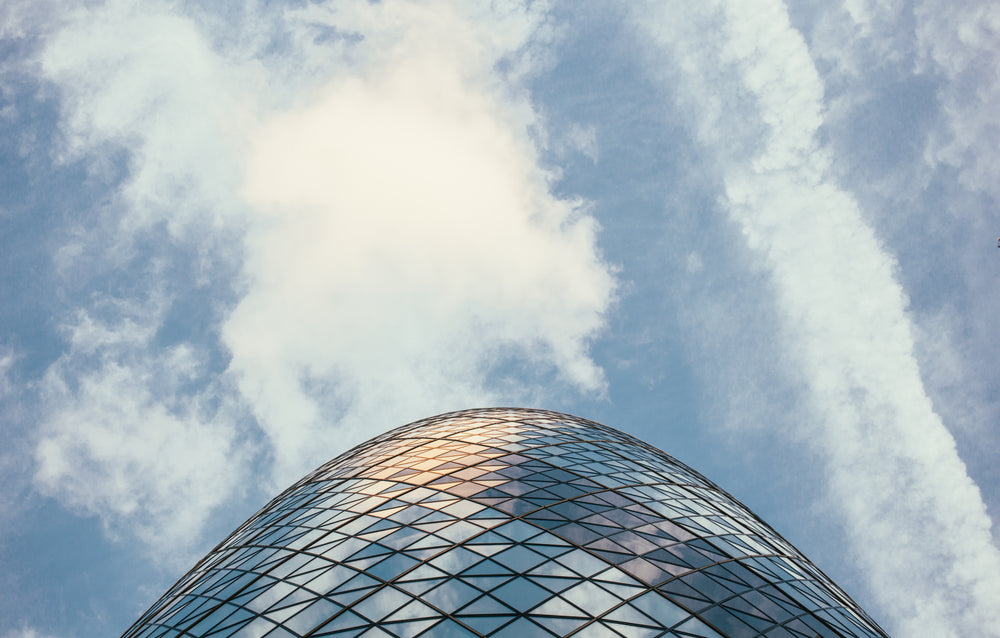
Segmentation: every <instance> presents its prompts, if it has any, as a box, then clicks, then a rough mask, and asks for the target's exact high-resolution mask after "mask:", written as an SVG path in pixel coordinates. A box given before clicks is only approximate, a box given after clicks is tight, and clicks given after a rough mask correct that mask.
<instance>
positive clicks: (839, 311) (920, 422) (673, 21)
mask: <svg viewBox="0 0 1000 638" xmlns="http://www.w3.org/2000/svg"><path fill="white" fill-rule="evenodd" d="M642 13H643V19H642V21H641V26H640V31H641V32H642V33H643V34H644V36H645V37H647V38H648V39H649V41H650V42H651V43H652V44H653V46H654V47H655V50H656V51H657V52H659V54H660V55H661V56H667V57H668V58H669V61H670V63H671V66H676V67H677V68H679V69H680V70H681V71H680V72H678V73H677V76H675V77H674V78H672V79H674V80H677V82H676V83H675V84H674V85H673V88H674V90H675V91H676V93H677V94H678V103H679V104H680V107H681V108H682V109H685V107H686V106H687V107H690V105H693V104H704V105H705V107H704V108H703V109H702V111H701V112H697V111H695V109H693V108H690V109H689V110H688V111H687V114H688V117H690V118H691V120H690V126H692V127H693V128H694V129H695V130H696V131H697V133H698V136H699V139H700V140H701V142H702V143H703V144H704V145H705V147H706V148H707V149H709V150H710V151H711V152H712V153H714V154H715V156H716V162H717V164H718V166H719V170H720V171H721V174H722V178H723V180H724V183H725V200H724V201H725V203H726V205H727V207H728V209H729V211H730V215H731V217H732V218H733V220H734V221H736V222H737V223H738V224H739V226H740V227H741V228H742V230H743V233H744V235H745V237H746V241H747V244H748V245H749V246H750V247H751V248H752V249H753V250H754V251H755V252H757V253H758V254H760V255H762V256H764V257H765V263H766V265H767V268H768V270H769V271H770V275H771V279H772V282H773V285H774V289H775V294H776V296H777V304H778V308H779V310H780V312H781V315H782V324H783V325H784V330H783V335H782V337H783V338H784V339H785V340H786V348H787V350H788V353H789V359H790V360H791V361H792V362H795V363H796V364H797V367H798V369H799V370H800V371H801V373H802V374H803V376H804V380H805V382H806V384H807V386H808V391H807V392H808V396H809V399H810V404H811V407H812V410H813V412H814V414H815V415H816V417H817V418H816V419H815V425H813V426H809V425H804V426H803V427H805V428H808V430H807V433H806V436H805V437H804V440H807V441H810V442H812V443H813V444H814V445H815V446H816V450H817V451H818V452H820V453H821V454H822V455H823V456H824V457H825V458H826V459H827V461H828V466H827V474H828V479H829V485H830V495H831V498H832V500H833V502H834V503H836V504H837V505H838V507H840V509H841V510H842V511H843V512H844V514H845V515H846V520H847V523H846V528H847V530H848V532H849V534H850V535H851V543H852V546H853V551H854V553H855V554H856V556H857V558H858V561H859V563H860V565H861V566H862V569H864V570H865V572H866V574H867V575H868V578H869V580H870V584H871V589H872V591H873V592H874V595H875V596H876V598H877V599H878V600H879V602H880V603H881V604H882V605H883V606H884V607H885V609H886V610H887V611H888V612H889V613H890V614H891V616H892V619H893V622H894V624H895V626H896V628H897V630H898V633H899V634H901V635H926V634H930V635H937V636H962V635H996V634H995V631H996V627H998V626H1000V617H998V616H997V610H996V606H995V604H994V603H993V601H995V600H996V599H997V598H998V596H1000V576H998V574H1000V553H998V551H997V548H996V547H995V546H994V545H993V544H992V541H991V536H990V524H991V523H990V520H989V518H988V516H987V515H986V513H985V508H984V505H983V501H982V497H981V495H980V493H979V490H978V488H977V487H976V486H975V484H974V483H973V482H972V481H971V480H970V479H969V477H968V474H967V472H966V469H965V466H964V465H963V463H962V461H961V460H960V459H959V457H958V454H957V452H956V450H955V444H954V440H953V439H952V436H951V434H950V433H949V432H948V430H947V429H946V428H945V427H944V425H943V424H942V422H941V420H940V418H939V417H938V415H937V414H936V413H935V412H934V409H933V406H932V404H931V402H930V400H929V399H928V397H927V393H926V392H925V390H924V388H923V385H922V381H921V375H920V369H919V366H918V363H917V360H916V358H915V357H914V354H913V351H914V340H913V336H912V330H913V329H912V326H911V320H910V318H909V317H908V315H907V311H906V306H907V299H906V295H905V293H904V292H903V290H902V288H901V286H900V284H899V283H898V281H897V280H896V277H895V274H894V273H895V268H896V265H895V261H894V259H893V258H892V256H891V255H890V254H888V253H887V252H886V250H885V248H884V247H883V246H882V245H881V244H880V242H879V241H878V239H877V238H876V237H875V234H874V232H873V231H872V229H871V228H870V227H869V226H868V225H867V224H866V223H865V221H864V219H863V217H862V214H861V211H860V210H859V207H858V204H857V203H856V202H855V201H854V199H853V198H852V197H851V195H850V194H849V193H847V192H845V191H843V190H842V189H841V188H840V187H839V186H838V184H837V182H836V180H835V179H833V177H832V175H831V168H830V167H831V162H832V157H831V155H830V151H829V149H827V148H825V147H823V146H822V145H821V143H820V142H819V135H818V131H819V127H820V126H821V124H822V123H823V117H824V110H823V90H824V87H823V84H822V81H821V80H820V78H819V76H818V74H817V72H816V70H815V68H814V64H813V61H812V59H811V58H810V55H809V51H808V50H807V48H806V46H805V43H804V41H803V39H802V37H801V36H800V35H799V33H798V32H796V31H795V30H794V29H792V27H791V26H790V24H789V19H788V15H787V13H786V10H785V8H784V6H783V5H781V4H780V3H764V4H761V3H757V4H755V5H753V6H752V7H751V6H748V5H745V4H744V3H740V2H716V3H713V4H712V5H709V6H707V7H704V8H699V9H697V10H692V9H690V8H686V7H684V6H682V5H670V6H668V7H663V8H660V9H656V10H654V9H653V8H652V7H645V8H644V9H643V12H642ZM651 16H655V17H651ZM637 22H638V20H637ZM706 24H711V26H712V28H710V29H709V28H705V25H706ZM678 25H682V26H678ZM661 64H662V61H661ZM733 133H736V134H735V136H734V135H733ZM904 582H905V583H907V586H906V587H905V588H902V587H900V586H899V584H900V583H904ZM956 592H958V593H956ZM991 632H994V633H991Z"/></svg>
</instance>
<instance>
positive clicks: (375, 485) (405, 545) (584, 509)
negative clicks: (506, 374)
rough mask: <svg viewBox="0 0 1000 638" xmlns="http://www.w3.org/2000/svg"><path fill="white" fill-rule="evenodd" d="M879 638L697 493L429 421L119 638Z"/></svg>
mask: <svg viewBox="0 0 1000 638" xmlns="http://www.w3.org/2000/svg"><path fill="white" fill-rule="evenodd" d="M569 635H573V636H579V637H598V636H625V637H630V638H631V637H634V636H650V637H652V636H687V637H701V638H718V637H721V636H726V637H742V636H768V637H770V638H780V637H789V638H791V637H795V638H815V637H817V636H821V637H823V638H832V637H843V636H867V637H870V636H885V633H883V631H882V630H881V629H880V628H879V627H878V626H877V625H876V624H875V623H874V622H873V621H872V620H871V619H869V618H868V617H867V615H866V614H865V613H864V612H863V611H862V610H861V609H860V608H859V607H858V606H857V604H856V603H854V601H852V600H851V599H850V598H849V597H848V596H847V595H846V594H845V593H844V592H843V591H841V590H840V589H839V588H838V587H837V586H836V585H835V584H834V583H832V582H831V581H830V579H829V578H828V577H826V576H825V575H824V574H823V573H822V572H820V571H819V570H818V569H817V568H816V567H815V566H813V565H812V564H811V563H810V562H809V561H808V560H806V559H805V558H804V557H803V556H802V555H801V554H799V552H798V551H797V550H795V549H794V548H793V547H792V546H791V545H789V544H788V543H787V542H786V541H785V540H784V539H782V538H781V537H780V536H779V535H778V534H777V533H776V532H774V531H773V530H772V529H771V528H769V527H768V526H767V525H766V524H764V523H763V522H762V521H760V520H759V519H758V518H757V517H756V516H754V515H753V514H752V513H751V512H750V511H749V510H747V509H746V508H745V507H744V506H743V505H741V504H740V503H739V502H738V501H736V500H735V499H733V498H732V497H731V496H729V495H728V494H726V493H725V492H723V491H722V490H721V489H720V488H718V487H717V486H715V485H714V484H713V483H711V482H710V481H709V480H707V479H706V478H705V477H703V476H701V475H700V474H698V473H697V472H695V471H694V470H692V469H691V468H689V467H687V466H685V465H684V464H682V463H680V462H679V461H677V460H675V459H673V458H672V457H670V456H668V455H666V454H664V453H663V452H660V451H659V450H656V449H655V448H652V447H651V446H648V445H646V444H645V443H643V442H641V441H639V440H637V439H635V438H633V437H630V436H628V435H626V434H623V433H621V432H618V431H616V430H613V429H611V428H608V427H606V426H603V425H600V424H597V423H594V422H591V421H586V420H584V419H579V418H577V417H572V416H568V415H565V414H559V413H555V412H549V411H542V410H526V409H515V408H492V409H483V410H468V411H463V412H454V413H449V414H444V415H440V416H437V417H432V418H429V419H425V420H423V421H418V422H416V423H413V424H410V425H407V426H403V427H401V428H398V429H396V430H393V431H391V432H388V433H386V434H384V435H382V436H380V437H377V438H375V439H372V440H371V441H369V442H367V443H364V444H362V445H360V446H358V447H357V448H355V449H353V450H351V451H349V452H347V453H346V454H344V455H342V456H340V457H338V458H336V459H334V460H332V461H330V462H329V463H326V464H325V465H323V466H321V467H320V468H319V469H317V470H316V471H314V472H313V473H311V474H309V475H308V476H306V477H305V478H304V479H302V480H301V481H299V482H298V483H296V484H295V485H293V486H292V487H290V488H289V489H288V490H286V491H285V492H284V493H282V494H281V495H279V496H278V497H277V498H276V499H274V500H273V501H272V502H271V503H269V504H268V505H267V506H266V507H264V509H262V510H261V511H260V512H259V513H257V514H256V515H255V516H253V517H252V518H251V519H250V520H249V521H247V522H246V523H245V524H243V525H242V526H241V527H240V528H239V529H238V530H236V532H234V533H233V534H232V535H231V536H230V537H229V538H228V539H227V540H226V541H224V542H223V543H222V544H220V545H219V546H218V547H216V548H215V549H214V550H213V551H212V552H211V553H210V554H209V555H208V556H206V557H205V558H204V559H203V560H202V561H201V562H200V563H199V564H198V565H196V566H195V568H194V569H192V570H191V571H190V572H189V573H188V574H187V575H185V576H184V577H183V578H182V579H181V580H180V581H178V583H177V584H176V585H174V587H173V588H171V590H170V591H168V592H167V594H166V595H164V597H163V598H161V599H160V600H159V601H158V602H157V603H156V604H154V605H153V607H152V608H150V610H149V611H147V612H146V614H144V615H143V617H142V618H140V619H139V621H138V622H137V623H136V624H135V625H134V626H133V627H132V628H131V629H129V631H128V632H126V634H125V636H126V637H127V638H153V637H173V636H178V637H179V636H192V637H195V636H197V637H201V636H206V637H207V636H212V637H220V638H221V637H223V636H247V637H255V638H257V637H263V636H267V637H268V638H278V637H290V636H317V637H318V636H342V637H354V636H363V637H364V638H371V637H376V636H377V637H397V638H410V637H415V636H517V638H525V637H527V636H569Z"/></svg>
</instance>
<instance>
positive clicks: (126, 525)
mask: <svg viewBox="0 0 1000 638" xmlns="http://www.w3.org/2000/svg"><path fill="white" fill-rule="evenodd" d="M129 314H132V315H133V317H135V318H134V319H133V318H131V317H130V318H125V319H121V320H118V321H117V322H116V323H109V322H106V321H101V320H97V319H94V318H93V317H91V316H90V315H88V314H87V313H86V312H83V311H81V312H80V313H79V315H78V317H77V320H76V322H75V323H74V324H73V325H71V326H68V327H67V330H68V332H69V334H70V343H71V346H70V349H69V351H68V352H67V353H66V354H64V355H63V356H62V357H61V358H60V360H59V361H57V362H56V363H55V364H53V365H52V366H51V367H50V368H49V370H48V371H47V373H46V375H45V377H44V379H43V382H42V390H41V393H42V397H41V398H42V403H43V405H45V406H46V408H47V409H46V413H45V414H44V416H43V423H42V427H41V431H40V440H39V442H38V445H37V447H36V449H35V461H36V465H37V469H36V474H35V482H36V485H37V486H38V487H39V489H40V490H41V491H42V492H43V493H45V494H48V495H51V496H54V497H56V498H59V499H60V500H61V501H62V502H63V503H65V504H67V505H68V506H70V507H72V508H74V509H78V510H80V511H82V512H83V513H85V514H97V515H100V516H101V517H102V520H103V521H104V522H105V524H106V526H107V527H108V528H109V531H110V532H112V533H113V534H115V535H118V534H121V533H128V534H130V535H135V536H137V537H139V538H140V539H141V540H143V541H145V542H146V543H147V544H148V545H149V546H150V547H153V548H156V549H157V550H160V551H161V552H162V554H161V555H160V560H161V561H162V562H171V561H172V560H186V559H187V558H188V556H187V555H186V554H185V552H186V551H190V550H191V549H193V547H194V546H195V545H196V544H197V541H198V538H199V536H198V535H199V533H200V532H201V530H202V527H203V525H204V524H205V521H206V516H207V515H208V513H209V512H210V511H211V510H212V509H213V508H215V507H217V506H219V505H220V504H221V503H222V502H223V500H224V499H226V498H227V497H229V496H230V495H231V494H232V493H234V491H235V490H236V486H237V485H238V484H239V482H240V480H241V479H242V477H243V475H244V474H245V469H244V468H245V465H246V461H247V460H248V459H247V458H246V455H245V452H244V450H242V449H241V447H240V446H239V444H238V440H237V427H236V425H235V423H234V418H233V416H232V415H231V414H229V413H227V406H226V405H225V403H222V405H219V404H218V403H217V401H216V400H215V396H216V392H217V391H218V390H220V389H222V388H220V386H219V384H218V383H212V382H211V381H210V380H209V381H207V382H206V380H205V376H206V375H205V374H204V371H203V370H202V369H201V368H202V365H203V363H202V362H201V361H199V357H198V353H196V352H194V351H193V350H192V348H191V347H189V346H187V345H177V346H174V347H171V348H164V349H162V350H160V351H158V352H156V353H155V355H154V354H150V353H151V351H152V350H153V348H152V347H151V344H150V339H151V338H152V337H153V333H152V331H151V330H150V329H149V327H150V325H153V324H155V322H153V321H150V320H149V319H148V318H145V317H141V316H139V315H141V312H136V311H135V310H133V311H132V312H130V313H129ZM202 384H205V385H202ZM192 388H197V389H192Z"/></svg>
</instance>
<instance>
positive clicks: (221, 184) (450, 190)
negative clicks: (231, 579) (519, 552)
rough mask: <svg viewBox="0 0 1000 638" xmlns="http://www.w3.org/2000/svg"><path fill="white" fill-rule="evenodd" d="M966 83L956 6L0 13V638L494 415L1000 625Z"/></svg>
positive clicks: (992, 134) (894, 586)
mask: <svg viewBox="0 0 1000 638" xmlns="http://www.w3.org/2000/svg"><path fill="white" fill-rule="evenodd" d="M998 69H1000V5H998V4H997V3H992V2H988V1H987V0H966V1H963V2H951V1H946V0H882V1H878V0H839V1H838V0H834V1H833V2H828V1H822V2H820V1H818V0H789V1H788V2H781V1H779V0H706V1H705V2H698V3H691V2H681V1H679V0H656V1H651V0H650V1H648V2H647V1H641V0H636V1H635V2H628V3H612V2H598V1H596V0H579V1H576V2H572V3H571V2H565V1H563V2H559V1H555V0H553V1H552V2H544V1H541V0H536V1H527V0H525V1H523V2H522V1H518V0H503V1H500V0H495V1H493V2H485V1H467V0H454V1H450V0H426V1H421V0H407V1H404V0H381V1H380V2H368V1H367V0H330V1H327V2H303V1H299V0H289V1H281V0H279V1H263V0H258V1H257V2H253V1H251V2H246V3H236V2H227V3H217V2H209V1H207V0H188V1H177V2H169V1H163V0H146V1H144V2H141V3H140V2H129V1H127V0H107V1H102V0H88V1H87V2H72V3H69V2H59V1H57V0H6V1H5V2H4V3H3V4H0V434H2V440H3V442H4V443H3V445H2V446H0V484H2V485H3V486H4V488H5V489H3V491H2V493H0V638H86V637H90V636H109V635H110V636H115V635H120V634H121V633H122V632H123V631H124V630H125V629H127V628H128V626H129V625H130V624H131V623H132V622H133V621H134V620H135V619H136V618H137V617H138V616H139V615H140V614H141V613H142V612H143V611H144V610H145V609H146V608H147V607H148V606H149V605H150V604H152V603H153V602H154V601H155V600H156V599H157V598H158V597H159V596H160V595H161V594H162V593H163V592H164V591H165V590H166V589H167V588H168V587H169V586H170V585H171V584H172V583H173V582H174V581H175V580H176V579H177V578H178V577H180V576H181V575H182V574H183V573H184V572H186V571H187V569H189V568H190V567H191V566H192V565H193V564H194V562H195V561H196V560H197V559H198V558H199V557H200V556H201V555H203V554H204V553H205V552H206V551H207V550H208V549H210V548H211V547H213V546H214V545H215V544H216V543H218V542H219V541H220V540H222V539H223V538H224V537H225V536H226V535H227V534H228V533H229V532H230V531H232V530H233V529H235V528H236V527H237V526H238V525H239V524H240V523H241V522H242V521H243V520H245V519H246V518H247V517H248V516H250V515H251V514H252V513H253V512H255V511H256V510H257V509H259V508H260V507H262V506H263V505H264V504H265V503H266V502H267V501H268V500H269V499H270V498H271V497H273V496H274V495H275V494H277V493H278V492H279V491H280V490H281V489H283V488H284V487H286V486H287V485H289V484H291V483H292V482H293V481H295V480H297V479H298V478H299V477H301V476H303V475H304V474H306V473H307V472H308V471H310V470H312V469H313V468H315V467H316V466H318V465H319V464H321V463H323V462H325V461H326V460H328V459H330V458H332V457H334V456H336V455H337V454H339V453H341V452H343V451H345V450H346V449H348V448H349V447H351V446H352V445H355V444H357V443H360V442H362V441H364V440H366V439H367V438H370V437H372V436H375V435H377V434H380V433H382V432H383V431H385V430H387V429H390V428H392V427H395V426H399V425H402V424H405V423H408V422H410V421H414V420H416V419H419V418H422V417H427V416H430V415H433V414H437V413H441V412H446V411H451V410H458V409H464V408H472V407H484V406H496V405H501V406H525V407H541V408H547V409H553V410H558V411H563V412H568V413H571V414H575V415H578V416H582V417H585V418H590V419H593V420H596V421H599V422H602V423H605V424H607V425H610V426H612V427H616V428H618V429H621V430H624V431H626V432H629V433H631V434H633V435H636V436H639V437H640V438H643V439H645V440H646V441H648V442H650V443H652V444H653V445H656V446H657V447H659V448H661V449H663V450H664V451H666V452H667V453H669V454H671V455H673V456H675V457H677V458H678V459H680V460H682V461H683V462H685V463H687V464H689V465H691V466H693V467H695V468H696V469H698V470H699V471H701V472H702V473H704V474H705V475H707V476H708V477H709V478H711V479H712V480H713V481H715V482H716V483H718V484H719V485H720V486H722V487H723V488H725V489H727V490H728V491H729V492H731V493H732V494H733V495H734V496H735V497H736V498H738V499H739V500H741V501H742V502H743V503H745V504H746V505H747V506H748V507H750V509H752V510H753V511H755V512H756V513H757V514H759V515H760V516H761V517H762V518H763V519H764V520H766V521H767V522H768V523H770V524H771V525H772V526H773V527H775V528H776V529H777V530H778V531H779V532H780V533H781V534H782V535H784V536H785V537H786V538H787V539H789V540H790V541H791V542H792V543H793V544H794V545H795V546H797V547H798V548H799V549H800V550H801V551H802V552H803V553H804V554H805V555H806V556H808V557H809V558H810V559H811V560H813V562H815V563H816V564H817V565H818V566H819V567H820V568H821V569H822V570H823V571H825V572H826V573H827V574H828V575H830V576H831V577H832V578H833V579H834V580H835V581H837V582H838V583H839V584H840V585H841V586H842V587H843V588H844V589H845V590H847V591H848V593H849V594H850V595H851V596H852V597H854V598H855V599H856V600H857V601H858V602H859V603H860V604H861V605H862V606H863V607H864V608H865V609H866V610H868V611H869V613H870V614H871V615H872V616H873V617H874V618H875V619H876V620H877V621H878V622H879V623H880V624H881V625H882V626H883V627H885V628H886V630H887V631H889V632H890V633H891V634H892V635H894V636H897V637H903V638H905V637H911V636H913V637H917V636H936V637H940V638H947V637H955V638H959V637H964V636H984V637H988V636H1000V605H997V601H998V600H1000V531H998V528H997V527H996V526H995V525H994V521H996V520H1000V518H998V517H1000V463H997V462H996V460H997V458H998V456H1000V428H998V427H997V424H998V423H1000V366H997V365H996V361H997V360H998V359H1000V340H998V339H997V333H996V326H997V325H998V324H997V321H998V316H1000V291H998V289H997V281H1000V250H998V248H997V246H996V245H995V243H996V241H997V235H998V234H1000V215H998V213H997V211H998V210H1000V180H998V179H997V175H1000V109H997V105H998V104H1000V71H998Z"/></svg>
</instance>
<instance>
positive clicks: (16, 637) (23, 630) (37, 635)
mask: <svg viewBox="0 0 1000 638" xmlns="http://www.w3.org/2000/svg"><path fill="white" fill-rule="evenodd" d="M3 638H55V637H54V636H53V635H52V634H48V633H44V632H41V631H38V630H37V629H35V628H34V627H28V626H25V625H22V626H21V627H20V628H18V629H13V630H10V631H7V632H6V633H4V634H3Z"/></svg>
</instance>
